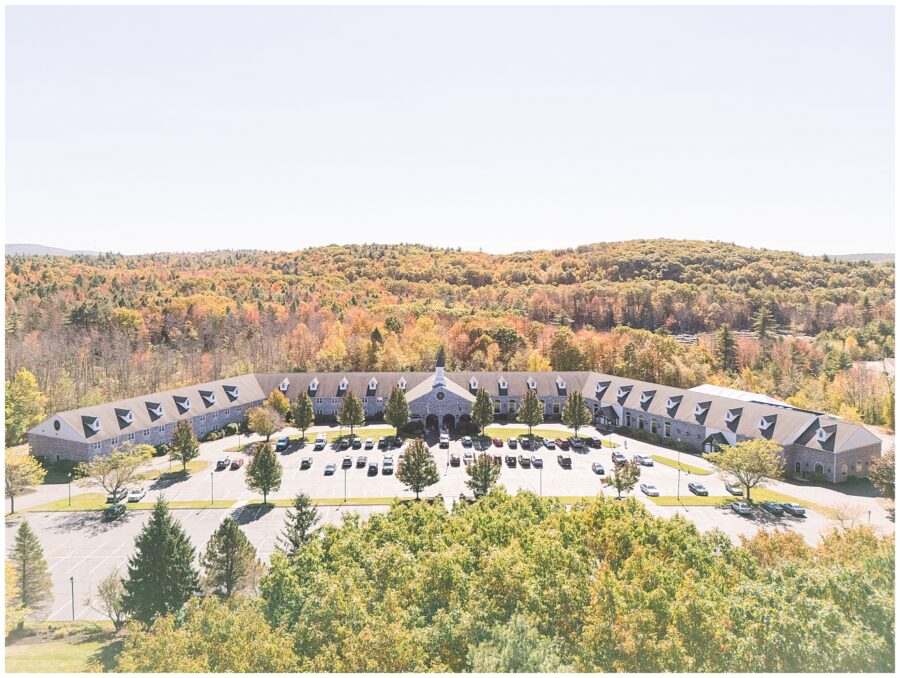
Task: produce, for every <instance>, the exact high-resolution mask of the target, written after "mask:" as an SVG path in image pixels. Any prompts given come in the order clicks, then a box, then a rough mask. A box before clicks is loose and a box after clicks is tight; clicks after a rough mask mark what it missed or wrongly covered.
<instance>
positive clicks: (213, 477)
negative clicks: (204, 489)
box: [209, 471, 216, 506]
mask: <svg viewBox="0 0 900 678" xmlns="http://www.w3.org/2000/svg"><path fill="white" fill-rule="evenodd" d="M215 487H216V474H215V473H213V472H212V471H210V472H209V505H210V506H212V505H213V504H214V503H215V501H214V500H213V492H214V490H215Z"/></svg>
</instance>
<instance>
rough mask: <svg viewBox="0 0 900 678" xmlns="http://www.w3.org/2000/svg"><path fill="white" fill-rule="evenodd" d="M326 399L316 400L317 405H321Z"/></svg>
mask: <svg viewBox="0 0 900 678" xmlns="http://www.w3.org/2000/svg"><path fill="white" fill-rule="evenodd" d="M323 400H324V398H316V405H321V404H322V401H323Z"/></svg>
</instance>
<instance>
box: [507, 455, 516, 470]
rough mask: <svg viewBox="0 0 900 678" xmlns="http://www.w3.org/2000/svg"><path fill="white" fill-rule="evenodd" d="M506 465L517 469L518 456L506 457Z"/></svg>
mask: <svg viewBox="0 0 900 678" xmlns="http://www.w3.org/2000/svg"><path fill="white" fill-rule="evenodd" d="M506 465H507V466H509V467H510V468H515V467H516V455H514V454H507V455H506Z"/></svg>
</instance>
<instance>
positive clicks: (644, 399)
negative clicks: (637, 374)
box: [641, 391, 656, 405]
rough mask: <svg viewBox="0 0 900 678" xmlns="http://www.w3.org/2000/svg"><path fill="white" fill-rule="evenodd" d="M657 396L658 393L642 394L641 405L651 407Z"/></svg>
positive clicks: (648, 392) (646, 392) (645, 392)
mask: <svg viewBox="0 0 900 678" xmlns="http://www.w3.org/2000/svg"><path fill="white" fill-rule="evenodd" d="M655 395H656V391H644V392H643V393H641V405H649V404H650V401H652V400H653V396H655Z"/></svg>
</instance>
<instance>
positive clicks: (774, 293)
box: [6, 240, 894, 423]
mask: <svg viewBox="0 0 900 678" xmlns="http://www.w3.org/2000/svg"><path fill="white" fill-rule="evenodd" d="M6 303H7V324H6V341H7V353H6V371H7V378H8V379H9V378H11V377H12V375H13V374H14V373H15V371H16V370H18V369H20V368H25V369H28V370H29V371H31V372H33V373H34V374H35V375H36V377H37V380H38V385H39V388H40V389H41V390H42V391H43V392H44V393H45V394H46V395H47V396H48V397H49V406H48V409H50V410H58V409H66V408H71V407H75V406H80V405H87V404H92V403H96V402H102V401H105V400H108V399H111V398H117V397H125V396H131V395H135V394H138V393H142V392H149V391H153V390H158V389H163V388H169V387H173V386H176V385H180V384H185V383H191V382H198V381H202V380H209V379H216V378H221V377H224V376H229V375H234V374H238V373H243V372H249V371H252V370H260V371H274V370H284V369H290V370H313V369H318V370H332V369H347V370H398V369H401V370H402V369H431V367H432V366H433V361H434V356H435V354H436V352H437V350H438V347H439V346H440V345H442V344H444V345H446V347H447V356H448V368H449V369H463V368H465V369H482V368H484V369H532V370H538V369H599V370H603V371H606V372H612V373H617V374H623V375H626V376H633V377H639V378H645V379H649V380H656V381H661V382H665V383H669V384H675V385H682V386H693V385H695V384H697V383H701V382H703V381H714V382H717V383H724V384H731V385H735V386H738V387H741V388H752V389H758V390H765V391H768V392H770V393H772V394H773V395H777V396H781V397H797V398H799V399H800V400H801V401H802V402H803V403H804V404H807V405H810V406H817V407H823V408H825V407H828V408H831V409H835V410H837V409H839V408H841V407H844V410H845V412H846V413H847V414H848V415H849V416H859V417H862V418H863V419H864V420H866V421H870V422H873V423H881V422H884V421H885V420H886V418H887V416H886V414H885V412H886V408H885V399H886V398H887V394H888V393H890V392H892V385H891V384H889V383H888V382H887V378H886V377H883V376H879V375H875V374H872V373H867V372H864V371H863V370H855V371H854V370H848V369H847V368H849V367H850V366H851V364H852V362H853V361H855V360H878V359H881V358H883V357H886V356H893V355H894V339H893V335H894V311H893V308H894V268H893V265H892V264H872V263H869V262H859V261H856V262H854V261H834V260H831V259H829V258H827V257H822V258H815V257H807V256H802V255H799V254H792V253H785V252H775V251H766V250H756V249H749V248H743V247H737V246H735V245H731V244H727V243H712V242H697V241H677V240H652V241H630V242H621V243H606V244H598V245H589V246H584V247H580V248H577V249H568V250H558V251H539V252H524V253H517V254H510V255H490V254H485V253H479V252H462V251H457V250H451V249H437V248H429V247H423V246H417V245H396V246H385V245H356V246H331V247H323V248H315V249H308V250H302V251H298V252H290V253H286V252H248V251H240V252H208V253H202V254H157V255H145V256H121V255H103V256H100V257H82V256H75V257H46V256H43V257H27V256H8V257H7V258H6ZM723 324H725V325H727V326H728V328H729V330H730V333H729V334H727V335H726V336H725V337H721V336H720V337H719V338H718V339H716V337H715V336H714V335H713V334H711V333H714V332H717V331H720V328H721V326H722V325H723ZM739 330H745V331H747V332H748V333H752V335H751V334H743V333H740V332H738V334H736V335H735V334H734V332H735V331H739ZM682 333H690V334H699V335H704V333H710V334H708V335H705V336H701V337H700V338H699V341H698V342H697V343H695V344H686V343H679V342H678V341H676V340H675V339H674V338H673V336H672V335H677V334H682ZM720 334H721V333H720ZM788 334H789V335H796V336H805V337H806V338H800V339H795V338H791V337H786V336H785V335H788ZM732 342H733V343H732ZM850 382H853V383H850ZM851 410H852V411H851Z"/></svg>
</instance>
